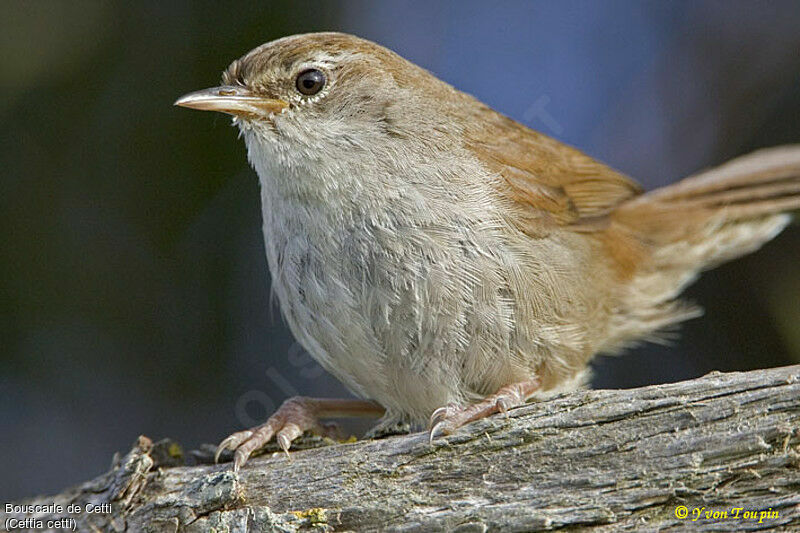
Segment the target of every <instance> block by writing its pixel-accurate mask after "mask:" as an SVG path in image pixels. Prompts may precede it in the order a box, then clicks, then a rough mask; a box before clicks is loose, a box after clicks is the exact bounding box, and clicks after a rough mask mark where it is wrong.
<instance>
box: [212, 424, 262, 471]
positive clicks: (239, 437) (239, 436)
mask: <svg viewBox="0 0 800 533" xmlns="http://www.w3.org/2000/svg"><path fill="white" fill-rule="evenodd" d="M252 436H253V432H252V431H251V430H249V429H248V430H246V431H240V432H238V433H234V434H233V435H230V436H228V437H227V438H225V439H224V440H223V441H222V442H220V443H219V446H217V451H216V452H214V462H215V463H218V462H219V456H220V455H222V452H224V451H225V450H231V451H233V450H235V449H236V448H238V447H239V445H240V444H241V443H243V442H244V441H246V440H247V439H249V438H250V437H252Z"/></svg>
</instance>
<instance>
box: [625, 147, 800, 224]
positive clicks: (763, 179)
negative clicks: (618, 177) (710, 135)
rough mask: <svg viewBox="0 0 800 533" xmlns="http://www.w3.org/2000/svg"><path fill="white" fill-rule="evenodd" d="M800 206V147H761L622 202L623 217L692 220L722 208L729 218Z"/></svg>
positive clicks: (775, 211) (734, 218) (714, 212)
mask: <svg viewBox="0 0 800 533" xmlns="http://www.w3.org/2000/svg"><path fill="white" fill-rule="evenodd" d="M793 209H800V145H791V146H780V147H777V148H769V149H765V150H759V151H758V152H754V153H752V154H749V155H746V156H743V157H740V158H738V159H734V160H733V161H730V162H728V163H726V164H724V165H721V166H719V167H716V168H714V169H711V170H707V171H705V172H701V173H700V174H697V175H694V176H690V177H688V178H685V179H683V180H681V181H679V182H678V183H675V184H673V185H669V186H667V187H663V188H661V189H656V190H655V191H651V192H648V193H646V194H643V195H641V196H638V197H636V198H634V199H632V200H631V201H629V202H626V203H624V204H622V205H621V206H619V208H618V209H617V213H616V216H617V217H618V218H621V219H625V218H628V217H631V216H633V217H636V216H641V215H642V213H641V211H642V210H645V211H650V212H652V211H653V210H656V211H664V212H666V213H672V214H675V215H677V216H680V215H681V214H683V215H689V217H690V220H693V219H696V218H697V217H701V216H703V215H706V216H713V215H717V214H719V213H720V212H724V216H725V219H726V220H729V221H733V220H737V219H743V218H753V217H758V216H762V215H769V214H773V213H779V212H783V211H789V210H793Z"/></svg>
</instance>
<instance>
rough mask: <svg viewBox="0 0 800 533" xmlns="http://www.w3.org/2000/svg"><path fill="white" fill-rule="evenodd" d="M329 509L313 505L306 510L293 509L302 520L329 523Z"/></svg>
mask: <svg viewBox="0 0 800 533" xmlns="http://www.w3.org/2000/svg"><path fill="white" fill-rule="evenodd" d="M327 513H328V510H327V509H323V508H322V507H312V508H311V509H306V510H305V511H292V514H293V515H295V516H296V517H297V518H300V519H302V520H308V522H309V524H311V525H312V526H313V525H317V524H327V523H328V514H327Z"/></svg>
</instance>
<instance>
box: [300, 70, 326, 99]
mask: <svg viewBox="0 0 800 533" xmlns="http://www.w3.org/2000/svg"><path fill="white" fill-rule="evenodd" d="M295 85H296V86H297V90H298V91H300V92H301V93H303V94H306V95H311V94H317V93H318V92H320V91H321V90H322V88H323V87H325V74H323V73H322V72H320V71H319V70H317V69H315V68H310V69H308V70H304V71H303V72H301V73H300V74H299V75H298V76H297V83H295Z"/></svg>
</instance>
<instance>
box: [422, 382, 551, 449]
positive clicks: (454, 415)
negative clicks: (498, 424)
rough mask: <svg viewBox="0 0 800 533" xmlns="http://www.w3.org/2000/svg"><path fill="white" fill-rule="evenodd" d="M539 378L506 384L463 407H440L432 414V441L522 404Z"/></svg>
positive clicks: (533, 390) (448, 405)
mask: <svg viewBox="0 0 800 533" xmlns="http://www.w3.org/2000/svg"><path fill="white" fill-rule="evenodd" d="M539 385H540V383H539V380H538V379H536V378H533V379H531V380H528V381H522V382H520V383H513V384H511V385H506V386H505V387H502V388H501V389H500V390H498V391H497V392H496V393H494V394H492V395H491V396H487V397H486V398H484V399H483V400H481V401H480V402H478V403H474V404H472V405H468V406H466V407H462V406H460V405H457V404H454V403H449V404H447V405H445V406H444V407H440V408H438V409H437V410H435V411H434V412H433V414H432V415H431V419H430V422H429V423H428V427H429V428H430V441H431V442H433V439H435V438H436V437H439V436H442V435H449V434H450V433H452V432H454V431H455V430H456V429H458V428H460V427H461V426H463V425H464V424H467V423H468V422H472V421H473V420H478V419H481V418H486V417H487V416H489V415H493V414H495V413H503V414H506V416H507V411H508V410H509V409H511V408H513V407H517V406H520V405H522V404H524V403H525V401H526V400H527V399H528V398H529V397H530V396H531V395H532V394H533V393H534V392H536V390H537V389H538V388H539Z"/></svg>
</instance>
